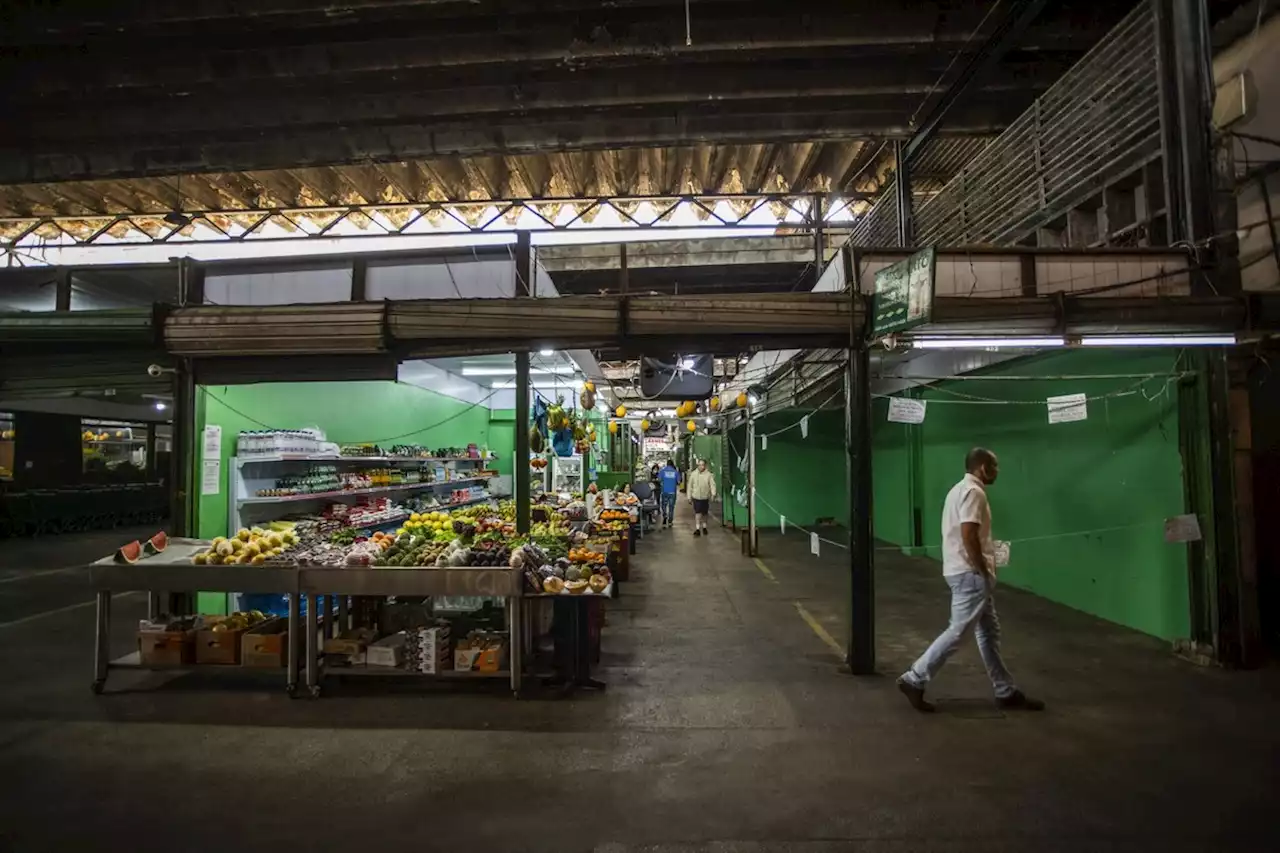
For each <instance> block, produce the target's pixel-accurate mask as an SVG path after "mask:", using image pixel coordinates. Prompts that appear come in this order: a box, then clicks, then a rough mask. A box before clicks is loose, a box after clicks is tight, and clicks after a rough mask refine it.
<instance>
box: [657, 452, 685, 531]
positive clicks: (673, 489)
mask: <svg viewBox="0 0 1280 853" xmlns="http://www.w3.org/2000/svg"><path fill="white" fill-rule="evenodd" d="M657 480H658V482H659V483H661V484H662V498H661V500H662V526H663V527H670V526H671V525H672V524H674V523H675V520H676V494H677V493H678V492H679V491H680V471H679V470H678V469H677V468H676V463H674V462H672V461H671V460H670V459H668V460H667V464H666V465H665V466H663V468H662V470H661V471H659V472H658V477H657Z"/></svg>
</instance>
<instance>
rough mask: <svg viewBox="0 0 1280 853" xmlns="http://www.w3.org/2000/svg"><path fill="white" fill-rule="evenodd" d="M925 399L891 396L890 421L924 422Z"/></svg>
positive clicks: (901, 422) (897, 422) (903, 422)
mask: <svg viewBox="0 0 1280 853" xmlns="http://www.w3.org/2000/svg"><path fill="white" fill-rule="evenodd" d="M924 410H925V402H924V400H913V399H911V398H910V397H890V398H889V422H890V423H894V424H922V423H924Z"/></svg>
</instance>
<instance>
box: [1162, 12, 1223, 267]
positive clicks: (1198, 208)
mask: <svg viewBox="0 0 1280 853" xmlns="http://www.w3.org/2000/svg"><path fill="white" fill-rule="evenodd" d="M1151 4H1152V7H1153V9H1154V11H1155V19H1156V37H1157V41H1158V47H1159V50H1158V52H1157V57H1158V62H1159V66H1160V68H1159V73H1160V89H1161V92H1160V130H1161V142H1162V147H1163V149H1164V150H1163V157H1164V169H1165V204H1166V205H1167V209H1168V211H1169V221H1170V225H1171V229H1170V230H1171V233H1170V237H1171V239H1173V240H1185V241H1188V242H1192V243H1194V242H1197V241H1199V240H1204V239H1205V238H1207V237H1209V236H1211V235H1212V234H1213V233H1214V225H1213V202H1214V196H1213V186H1214V178H1213V174H1214V155H1213V145H1212V142H1211V137H1210V133H1211V131H1210V128H1211V127H1212V112H1213V94H1214V92H1213V70H1212V64H1211V60H1210V53H1209V20H1208V11H1207V9H1206V8H1205V2H1204V0H1151Z"/></svg>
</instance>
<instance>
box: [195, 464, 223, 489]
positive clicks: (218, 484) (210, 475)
mask: <svg viewBox="0 0 1280 853" xmlns="http://www.w3.org/2000/svg"><path fill="white" fill-rule="evenodd" d="M220 491H222V460H221V459H206V460H205V462H204V466H203V471H202V472H201V476H200V494H202V495H216V494H218V492H220Z"/></svg>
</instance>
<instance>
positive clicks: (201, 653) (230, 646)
mask: <svg viewBox="0 0 1280 853" xmlns="http://www.w3.org/2000/svg"><path fill="white" fill-rule="evenodd" d="M215 624H216V623H215ZM247 630H248V629H247V628H245V629H241V630H239V631H214V630H212V628H202V629H201V630H199V631H197V632H196V663H199V664H218V665H220V666H239V665H240V641H241V639H242V638H243V637H244V635H245V632H246V631H247Z"/></svg>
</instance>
